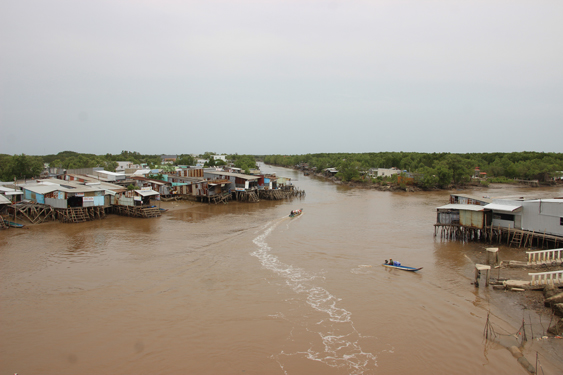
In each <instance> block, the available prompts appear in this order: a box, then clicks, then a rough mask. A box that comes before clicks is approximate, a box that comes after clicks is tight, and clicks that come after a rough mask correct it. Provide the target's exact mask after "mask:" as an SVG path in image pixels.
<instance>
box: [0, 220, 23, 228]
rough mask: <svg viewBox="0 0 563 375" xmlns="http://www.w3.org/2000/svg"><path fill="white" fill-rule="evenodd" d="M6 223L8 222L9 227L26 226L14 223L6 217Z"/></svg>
mask: <svg viewBox="0 0 563 375" xmlns="http://www.w3.org/2000/svg"><path fill="white" fill-rule="evenodd" d="M4 223H6V224H7V225H8V226H9V227H12V228H23V227H24V226H25V225H23V224H18V223H14V222H13V221H9V220H5V219H4Z"/></svg>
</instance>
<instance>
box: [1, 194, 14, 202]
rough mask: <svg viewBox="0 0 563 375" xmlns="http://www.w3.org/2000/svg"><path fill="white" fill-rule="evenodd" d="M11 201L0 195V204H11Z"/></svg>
mask: <svg viewBox="0 0 563 375" xmlns="http://www.w3.org/2000/svg"><path fill="white" fill-rule="evenodd" d="M10 203H12V202H10V200H9V199H8V198H6V197H5V196H3V195H0V204H10Z"/></svg>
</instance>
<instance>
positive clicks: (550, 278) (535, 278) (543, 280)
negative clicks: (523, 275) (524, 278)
mask: <svg viewBox="0 0 563 375" xmlns="http://www.w3.org/2000/svg"><path fill="white" fill-rule="evenodd" d="M528 275H529V276H532V281H531V282H530V285H532V286H534V285H548V284H551V285H555V284H561V283H563V271H552V272H540V273H529V274H528Z"/></svg>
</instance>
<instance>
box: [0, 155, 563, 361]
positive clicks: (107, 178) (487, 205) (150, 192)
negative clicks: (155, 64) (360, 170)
mask: <svg viewBox="0 0 563 375" xmlns="http://www.w3.org/2000/svg"><path fill="white" fill-rule="evenodd" d="M213 157H214V158H223V159H224V158H225V155H213ZM161 158H162V165H166V164H167V163H173V162H174V161H175V160H176V156H175V155H162V157H161ZM223 161H224V162H225V163H224V164H225V165H224V166H221V167H204V164H205V160H198V161H197V164H196V165H193V166H188V165H179V166H171V167H169V168H166V169H164V168H158V169H149V168H148V167H147V165H134V164H132V163H129V162H118V167H117V168H116V171H115V172H111V171H106V170H104V169H103V168H85V169H68V170H66V169H58V168H49V167H48V166H46V168H45V170H44V171H43V172H42V173H41V175H40V176H38V177H36V178H33V179H26V180H20V181H11V182H2V183H0V214H1V215H2V216H1V220H0V228H2V229H9V228H23V227H25V226H26V225H29V224H40V223H44V222H47V221H57V220H58V221H60V222H62V223H82V222H85V221H90V220H99V219H104V218H105V217H106V216H107V215H108V214H116V215H122V216H129V217H135V218H140V219H143V218H144V219H148V218H157V217H160V216H161V215H162V214H163V213H165V212H166V209H165V208H162V207H161V205H160V202H162V201H170V200H190V201H194V202H200V203H202V204H227V203H228V202H229V201H238V202H247V203H256V202H259V201H260V200H283V199H291V198H293V197H303V196H304V195H305V191H303V190H299V188H297V187H296V186H294V185H293V183H292V181H291V179H290V178H287V177H282V176H276V175H275V174H265V173H262V172H261V171H260V170H259V169H252V170H250V173H243V171H242V170H241V169H240V168H236V167H234V166H233V165H232V164H229V163H228V160H223ZM170 165H171V164H170ZM295 169H297V170H302V168H301V167H300V166H296V167H295ZM323 172H324V173H323V174H317V175H315V176H311V177H315V178H322V177H324V178H326V179H331V178H332V177H333V176H334V174H335V173H336V172H337V171H336V170H335V168H327V169H326V170H325V171H323ZM399 172H400V171H399V170H397V169H382V170H380V171H377V170H376V171H374V172H373V173H376V174H377V173H379V174H381V175H384V174H392V173H399ZM304 175H306V176H308V175H309V172H308V171H304ZM430 225H431V223H430ZM434 236H435V237H436V238H437V239H440V240H444V241H462V242H467V241H480V242H484V243H485V244H486V245H487V252H486V258H484V259H483V260H482V262H481V263H476V264H475V279H474V281H473V284H474V285H475V287H477V288H479V287H487V288H492V289H499V290H505V291H510V292H525V291H529V290H530V291H532V290H535V291H542V292H543V296H544V305H545V306H546V307H547V308H550V309H552V310H553V316H555V317H558V319H555V320H554V321H553V323H552V324H551V326H550V327H549V330H548V333H549V334H551V335H553V336H555V337H561V336H560V335H562V334H563V320H561V319H560V317H563V293H561V292H560V289H559V288H560V287H562V286H563V256H562V255H563V254H562V253H563V197H551V198H549V199H545V198H541V199H540V198H524V197H505V198H495V199H490V198H487V197H480V196H478V195H466V194H456V193H452V194H451V195H450V201H449V202H444V205H442V206H440V207H436V222H435V224H434ZM501 244H502V245H504V246H509V247H514V248H519V249H523V250H522V251H525V252H526V257H527V261H525V262H522V261H511V260H509V259H501V258H502V257H501V256H499V251H498V247H497V246H499V245H501ZM501 268H502V269H507V270H513V271H514V272H506V273H505V274H508V275H516V279H510V278H500V277H497V278H494V275H495V274H496V273H495V272H494V271H495V270H498V269H501ZM515 355H516V354H515Z"/></svg>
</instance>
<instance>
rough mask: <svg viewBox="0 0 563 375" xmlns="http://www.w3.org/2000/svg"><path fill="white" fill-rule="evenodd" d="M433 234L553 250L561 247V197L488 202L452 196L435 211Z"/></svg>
mask: <svg viewBox="0 0 563 375" xmlns="http://www.w3.org/2000/svg"><path fill="white" fill-rule="evenodd" d="M434 228H435V230H434V235H438V231H440V236H441V237H443V238H450V239H462V240H485V241H490V242H497V243H506V244H507V245H511V246H512V245H513V246H518V247H532V246H534V247H538V248H544V247H546V248H553V247H557V246H559V245H561V244H563V198H554V199H539V198H538V199H526V198H522V197H519V198H498V199H490V198H485V197H475V196H470V195H463V194H452V195H451V196H450V203H449V204H447V205H444V206H441V207H438V208H437V220H436V224H435V225H434Z"/></svg>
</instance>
